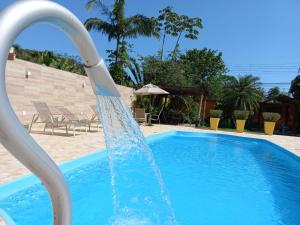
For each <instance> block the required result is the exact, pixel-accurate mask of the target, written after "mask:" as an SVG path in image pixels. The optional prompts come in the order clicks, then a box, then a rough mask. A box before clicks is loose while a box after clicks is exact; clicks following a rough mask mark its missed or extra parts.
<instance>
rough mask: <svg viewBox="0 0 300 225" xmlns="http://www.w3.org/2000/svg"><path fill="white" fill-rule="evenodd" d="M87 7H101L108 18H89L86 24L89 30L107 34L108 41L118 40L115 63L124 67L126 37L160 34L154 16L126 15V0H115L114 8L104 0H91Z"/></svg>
mask: <svg viewBox="0 0 300 225" xmlns="http://www.w3.org/2000/svg"><path fill="white" fill-rule="evenodd" d="M86 8H87V9H88V10H91V9H95V8H97V9H100V10H101V12H102V15H104V16H105V17H106V18H107V20H103V19H101V18H89V19H87V20H86V21H85V23H84V25H85V27H86V28H87V30H89V31H91V30H94V31H98V32H102V33H103V34H106V35H107V36H108V41H112V40H116V49H115V51H114V52H113V56H114V64H115V65H117V64H121V67H122V68H123V67H124V66H125V64H126V62H124V60H120V58H122V55H126V52H122V49H123V51H124V49H125V51H126V48H122V44H123V43H126V42H125V40H126V39H132V38H137V37H138V36H147V37H150V36H155V37H158V36H159V34H158V32H156V31H155V28H156V26H155V25H156V21H155V20H154V19H153V18H149V17H146V16H144V15H141V14H137V15H134V16H130V17H125V0H115V2H114V5H113V7H112V9H110V8H108V7H107V6H106V5H104V3H103V2H102V0H89V1H88V2H87V4H86ZM119 67H120V65H119Z"/></svg>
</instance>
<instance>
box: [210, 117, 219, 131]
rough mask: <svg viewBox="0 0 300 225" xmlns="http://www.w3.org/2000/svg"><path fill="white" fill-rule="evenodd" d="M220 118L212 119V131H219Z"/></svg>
mask: <svg viewBox="0 0 300 225" xmlns="http://www.w3.org/2000/svg"><path fill="white" fill-rule="evenodd" d="M219 122H220V118H210V129H211V130H217V129H218V126H219Z"/></svg>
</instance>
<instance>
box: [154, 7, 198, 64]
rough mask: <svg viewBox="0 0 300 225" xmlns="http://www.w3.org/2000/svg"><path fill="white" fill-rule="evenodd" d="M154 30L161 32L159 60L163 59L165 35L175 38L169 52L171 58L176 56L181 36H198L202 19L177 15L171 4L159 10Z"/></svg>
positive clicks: (192, 38)
mask: <svg viewBox="0 0 300 225" xmlns="http://www.w3.org/2000/svg"><path fill="white" fill-rule="evenodd" d="M156 25H157V27H156V30H157V31H158V32H160V33H161V37H162V47H161V51H160V55H161V60H162V59H163V54H164V46H165V40H166V36H167V35H170V36H172V37H175V38H176V43H175V47H174V49H173V51H172V53H171V56H172V58H175V57H176V55H177V54H176V53H177V52H178V50H179V42H180V40H181V38H182V37H185V38H187V39H191V40H195V39H197V38H198V35H199V29H202V27H203V26H202V20H201V19H200V18H198V17H196V18H190V17H188V16H186V15H178V14H177V13H176V12H174V11H173V9H172V7H171V6H167V7H166V8H164V9H162V10H160V11H159V16H158V18H157V23H156Z"/></svg>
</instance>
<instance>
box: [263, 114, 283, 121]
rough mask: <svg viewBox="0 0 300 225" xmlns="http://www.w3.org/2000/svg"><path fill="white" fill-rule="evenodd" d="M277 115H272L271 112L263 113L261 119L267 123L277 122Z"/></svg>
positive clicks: (278, 116)
mask: <svg viewBox="0 0 300 225" xmlns="http://www.w3.org/2000/svg"><path fill="white" fill-rule="evenodd" d="M280 117H281V116H280V114H279V113H273V112H264V113H263V118H264V120H265V121H267V122H277V121H278V120H279V119H280Z"/></svg>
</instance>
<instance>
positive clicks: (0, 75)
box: [0, 0, 120, 225]
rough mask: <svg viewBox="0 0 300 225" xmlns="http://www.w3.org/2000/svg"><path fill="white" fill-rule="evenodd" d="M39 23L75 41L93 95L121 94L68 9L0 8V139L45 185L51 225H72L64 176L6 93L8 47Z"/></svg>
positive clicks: (36, 3)
mask: <svg viewBox="0 0 300 225" xmlns="http://www.w3.org/2000/svg"><path fill="white" fill-rule="evenodd" d="M40 22H42V23H48V24H50V25H53V26H54V27H56V28H58V29H60V30H62V31H63V32H64V33H65V34H66V35H67V36H68V37H69V38H70V39H71V41H72V42H73V43H74V44H75V46H76V47H77V50H78V51H79V53H80V55H81V57H82V59H83V62H84V65H85V71H86V73H87V74H88V76H89V78H90V80H91V83H92V87H93V90H94V93H95V94H96V95H105V96H117V97H119V96H120V94H119V92H118V90H117V88H116V85H115V83H114V81H113V79H112V78H111V76H110V74H109V72H108V70H107V68H106V66H105V64H104V62H103V59H102V58H101V57H100V56H99V54H98V52H97V50H96V47H95V45H94V43H93V41H92V39H91V37H90V35H89V33H88V31H87V30H86V29H85V27H84V26H83V24H82V23H81V22H80V21H79V19H77V18H76V16H74V15H73V14H72V13H71V12H70V11H69V10H67V9H66V8H64V7H62V6H60V5H59V4H57V3H54V2H52V1H47V0H26V1H24V0H23V1H17V2H16V3H13V4H11V5H10V6H8V7H7V8H5V9H3V10H1V11H0V33H1V35H0V46H1V48H0V141H1V143H2V144H3V146H4V147H5V148H6V149H7V150H8V151H9V152H10V153H11V154H12V155H13V156H14V157H15V158H17V159H18V160H19V161H20V162H21V163H22V164H23V165H25V166H26V167H27V168H28V169H29V170H30V171H31V172H32V173H34V174H35V175H36V176H38V177H39V179H40V180H41V181H42V183H43V184H44V185H45V186H46V188H47V190H48V192H49V194H50V196H51V202H52V208H53V224H54V225H71V224H72V209H71V198H70V193H69V189H68V186H67V183H66V181H65V178H64V175H63V174H62V172H61V171H60V169H59V168H58V166H57V165H56V164H55V162H54V161H53V160H52V159H51V158H50V157H49V156H48V155H47V153H46V152H45V151H44V150H43V149H42V148H41V146H39V145H38V144H37V143H36V142H35V140H34V139H33V138H32V137H31V136H30V135H29V134H28V132H27V130H26V129H25V128H24V126H23V125H22V124H21V122H20V121H19V120H18V118H17V116H16V114H15V112H14V111H13V109H12V106H11V104H10V102H9V99H8V95H7V92H6V85H5V67H6V61H7V56H8V52H9V49H10V47H11V46H12V45H13V43H14V40H15V39H16V38H17V36H18V35H19V34H20V33H21V32H22V31H23V30H24V29H26V28H27V27H29V26H30V25H32V24H35V23H40Z"/></svg>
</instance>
